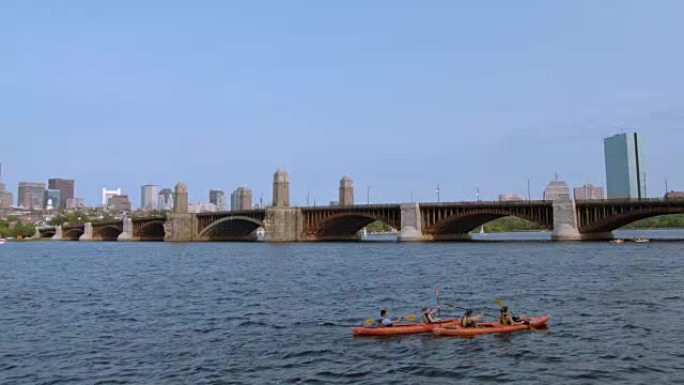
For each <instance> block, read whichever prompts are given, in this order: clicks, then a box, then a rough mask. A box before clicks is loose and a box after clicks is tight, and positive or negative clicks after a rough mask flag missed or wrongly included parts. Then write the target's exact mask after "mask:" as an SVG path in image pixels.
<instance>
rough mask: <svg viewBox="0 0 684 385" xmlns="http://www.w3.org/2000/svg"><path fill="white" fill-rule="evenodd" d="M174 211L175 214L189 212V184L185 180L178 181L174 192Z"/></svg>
mask: <svg viewBox="0 0 684 385" xmlns="http://www.w3.org/2000/svg"><path fill="white" fill-rule="evenodd" d="M173 212H174V214H187V213H188V186H186V185H185V183H183V182H178V184H176V188H175V191H174V194H173Z"/></svg>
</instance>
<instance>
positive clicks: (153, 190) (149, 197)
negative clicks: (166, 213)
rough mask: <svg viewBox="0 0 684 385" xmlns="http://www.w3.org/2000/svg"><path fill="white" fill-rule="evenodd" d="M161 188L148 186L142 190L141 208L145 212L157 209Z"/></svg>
mask: <svg viewBox="0 0 684 385" xmlns="http://www.w3.org/2000/svg"><path fill="white" fill-rule="evenodd" d="M158 190H159V187H158V186H156V185H153V184H146V185H144V186H142V187H141V188H140V208H141V209H142V210H143V211H152V210H156V209H157V205H158V203H157V202H158V200H157V198H158V196H159V192H158Z"/></svg>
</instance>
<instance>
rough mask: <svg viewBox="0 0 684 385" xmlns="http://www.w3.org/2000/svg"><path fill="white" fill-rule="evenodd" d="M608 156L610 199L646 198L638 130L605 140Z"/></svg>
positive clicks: (607, 172)
mask: <svg viewBox="0 0 684 385" xmlns="http://www.w3.org/2000/svg"><path fill="white" fill-rule="evenodd" d="M603 148H604V152H605V157H606V189H607V196H608V199H612V198H632V199H641V198H645V197H646V194H645V186H644V180H643V175H644V169H643V167H642V166H641V163H642V160H643V154H642V153H641V141H640V138H639V136H638V135H637V133H636V132H634V133H628V134H617V135H613V136H611V137H610V138H605V139H604V140H603Z"/></svg>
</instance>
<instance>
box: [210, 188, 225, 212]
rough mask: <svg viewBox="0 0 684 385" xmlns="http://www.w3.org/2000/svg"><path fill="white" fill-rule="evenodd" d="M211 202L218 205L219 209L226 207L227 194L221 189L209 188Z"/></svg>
mask: <svg viewBox="0 0 684 385" xmlns="http://www.w3.org/2000/svg"><path fill="white" fill-rule="evenodd" d="M209 203H213V204H214V205H216V209H217V210H218V211H223V210H225V209H226V194H225V193H224V192H223V191H221V190H209Z"/></svg>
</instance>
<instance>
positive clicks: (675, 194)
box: [665, 191, 684, 199]
mask: <svg viewBox="0 0 684 385" xmlns="http://www.w3.org/2000/svg"><path fill="white" fill-rule="evenodd" d="M665 199H684V191H668V192H666V193H665Z"/></svg>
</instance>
